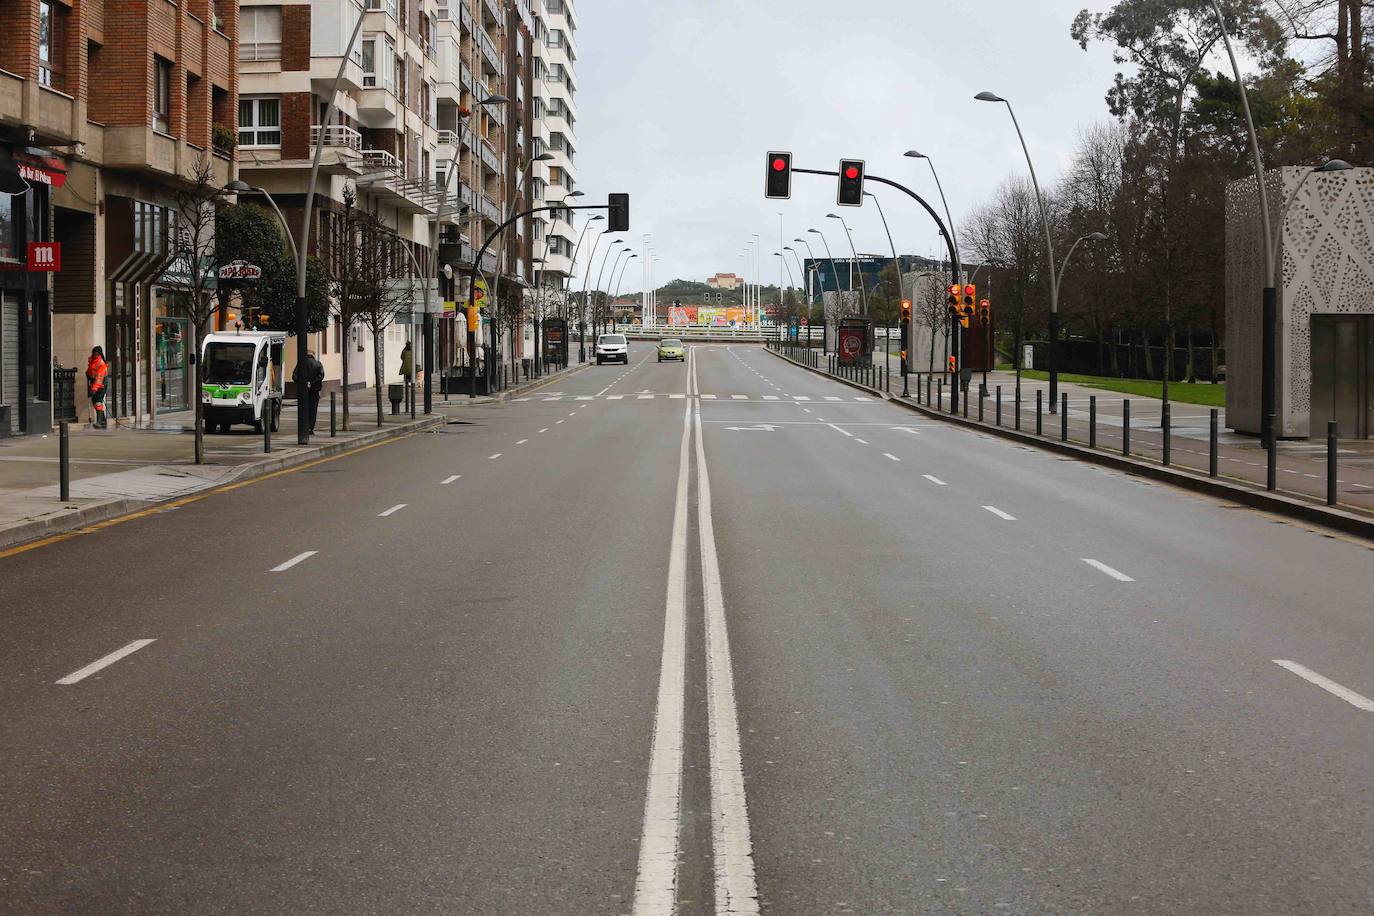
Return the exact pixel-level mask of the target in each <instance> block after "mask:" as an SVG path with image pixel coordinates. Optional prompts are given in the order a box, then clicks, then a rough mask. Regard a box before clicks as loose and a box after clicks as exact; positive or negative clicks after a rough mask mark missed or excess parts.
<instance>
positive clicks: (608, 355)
mask: <svg viewBox="0 0 1374 916" xmlns="http://www.w3.org/2000/svg"><path fill="white" fill-rule="evenodd" d="M606 362H621V363H624V364H625V365H627V366H628V365H629V364H630V344H629V341H627V340H626V339H625V335H624V334H602V335H600V336H598V337H597V338H596V364H597V365H598V366H599V365H601V364H602V363H606Z"/></svg>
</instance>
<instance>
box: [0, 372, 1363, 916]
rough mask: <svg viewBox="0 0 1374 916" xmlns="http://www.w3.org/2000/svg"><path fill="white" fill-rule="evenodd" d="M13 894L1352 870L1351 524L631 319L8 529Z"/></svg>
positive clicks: (813, 895)
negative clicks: (531, 373) (1070, 451)
mask: <svg viewBox="0 0 1374 916" xmlns="http://www.w3.org/2000/svg"><path fill="white" fill-rule="evenodd" d="M0 577H3V578H2V579H0V581H3V583H4V586H3V588H4V591H3V595H4V599H3V605H4V608H5V614H4V617H5V628H6V638H5V639H4V640H3V642H0V661H3V665H0V704H3V705H2V707H0V716H3V722H4V726H3V728H4V736H5V740H4V741H3V742H2V743H0V909H3V910H4V911H6V912H13V913H45V912H77V911H80V912H126V911H138V912H159V913H170V912H177V913H183V912H263V911H275V912H305V911H311V912H314V911H319V912H388V913H401V912H435V913H630V912H644V913H650V912H672V911H675V912H683V913H709V912H721V913H749V912H755V911H762V912H771V913H817V912H854V913H866V914H873V913H913V912H922V913H926V912H930V913H985V912H1010V913H1045V912H1100V913H1107V912H1110V913H1122V912H1154V913H1182V912H1193V913H1260V912H1265V913H1287V912H1293V913H1297V912H1303V913H1308V912H1321V913H1367V912H1370V911H1371V909H1374V816H1371V802H1370V799H1371V798H1374V763H1372V762H1371V761H1374V703H1371V702H1370V700H1369V699H1368V698H1369V697H1371V696H1374V665H1371V663H1370V659H1371V658H1372V657H1374V555H1372V554H1371V552H1370V547H1369V545H1367V544H1363V543H1359V542H1356V541H1354V540H1351V539H1346V538H1341V537H1335V536H1331V535H1329V534H1325V533H1323V532H1321V531H1316V530H1312V529H1309V528H1307V527H1304V526H1301V525H1296V524H1290V523H1286V522H1283V521H1280V520H1278V519H1275V518H1272V517H1269V516H1265V515H1263V514H1259V513H1255V512H1252V511H1249V510H1244V509H1240V508H1237V507H1235V506H1230V505H1226V504H1224V503H1221V502H1218V501H1215V500H1211V499H1207V498H1202V497H1199V496H1196V495H1192V494H1187V493H1183V492H1179V491H1176V490H1173V489H1170V488H1167V487H1164V486H1159V485H1155V484H1152V483H1149V482H1145V481H1142V480H1138V479H1133V478H1130V477H1127V476H1124V475H1122V474H1119V473H1116V472H1113V471H1108V470H1104V469H1101V468H1097V467H1093V466H1089V465H1084V464H1079V463H1076V462H1073V461H1068V460H1064V459H1061V458H1058V457H1055V456H1054V455H1051V454H1049V453H1043V452H1039V451H1036V450H1032V449H1028V448H1024V447H1020V446H1017V445H1014V444H1011V443H1008V442H1006V441H1002V440H998V439H995V438H992V437H989V436H985V435H981V434H978V433H974V432H969V431H964V430H960V429H956V428H954V427H951V426H946V425H944V424H942V423H940V422H938V421H935V420H931V419H927V418H923V417H921V416H920V415H918V414H915V413H912V412H909V411H906V410H903V409H902V408H900V407H896V406H893V405H890V404H885V403H882V402H880V401H877V400H874V399H870V398H867V397H865V396H864V395H862V394H861V393H860V392H858V391H856V390H855V389H853V388H849V387H846V386H843V385H840V384H838V383H835V382H832V381H829V380H826V379H823V378H820V377H818V376H816V375H813V374H810V373H807V372H805V371H804V370H801V369H799V368H797V367H794V366H791V365H789V364H786V363H784V362H783V361H782V360H780V359H778V358H776V357H774V356H772V355H771V354H768V353H766V352H765V351H764V350H762V349H761V348H758V347H752V346H742V345H736V346H694V347H692V348H690V358H689V360H688V363H687V364H685V365H679V364H663V365H660V364H658V363H656V362H655V361H654V359H653V351H652V350H651V349H648V348H646V347H643V346H636V347H635V349H634V351H633V355H632V361H631V364H630V365H629V367H623V366H605V367H592V368H589V369H587V370H584V371H582V372H579V373H576V374H574V375H572V376H569V377H566V378H561V379H559V380H557V381H556V382H555V383H554V384H552V385H550V386H548V387H546V388H545V389H543V390H541V391H538V392H536V393H533V394H530V395H527V396H525V397H523V398H521V399H519V400H516V401H513V402H510V403H506V404H500V405H491V406H479V407H466V406H463V407H460V408H458V409H456V410H455V411H454V412H453V415H452V418H451V422H450V424H449V425H447V426H445V427H443V428H442V429H441V430H440V431H438V432H435V433H431V434H424V435H419V436H415V437H412V438H409V439H405V440H402V441H399V442H397V443H394V444H388V445H383V446H378V447H374V448H371V449H368V450H366V451H363V452H360V453H356V454H354V455H351V456H348V457H344V458H340V459H336V460H331V461H327V462H323V463H318V464H315V465H312V466H308V467H305V468H302V469H300V470H297V471H295V472H291V473H284V474H281V475H278V476H274V477H270V478H265V479H262V480H259V481H256V482H253V483H251V484H249V485H245V486H240V487H237V488H234V489H232V490H229V491H225V492H220V493H216V494H214V495H211V496H209V497H207V498H204V499H199V500H196V501H192V502H188V503H186V504H184V505H180V506H178V507H176V508H172V509H170V510H168V511H164V512H159V513H153V514H150V515H147V516H145V517H141V518H138V519H134V520H130V521H127V522H124V523H121V524H116V525H113V526H110V527H107V528H104V529H102V530H99V531H96V532H92V533H90V534H86V535H83V536H80V537H76V538H72V539H69V540H64V541H61V542H59V543H54V544H51V545H48V546H43V547H39V548H38V549H34V550H29V551H26V552H23V553H18V554H13V555H3V554H0Z"/></svg>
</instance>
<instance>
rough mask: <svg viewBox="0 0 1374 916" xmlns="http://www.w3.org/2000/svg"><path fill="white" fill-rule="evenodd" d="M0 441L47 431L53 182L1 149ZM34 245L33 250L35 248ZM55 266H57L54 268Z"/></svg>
mask: <svg viewBox="0 0 1374 916" xmlns="http://www.w3.org/2000/svg"><path fill="white" fill-rule="evenodd" d="M0 173H3V174H0V436H12V435H19V434H21V433H34V432H44V433H45V432H48V431H49V430H50V429H51V428H52V312H51V306H50V297H49V294H48V288H49V277H50V276H51V271H52V270H53V269H54V267H55V266H58V265H55V264H53V263H50V262H49V259H50V258H51V257H52V255H53V249H52V247H51V246H50V245H47V244H41V245H39V244H38V243H47V242H49V241H50V240H51V237H52V235H51V222H52V212H51V193H50V185H51V182H52V180H53V179H52V176H53V175H55V174H60V171H59V170H57V169H55V168H53V169H50V168H48V167H46V162H45V160H42V159H39V158H35V157H34V156H33V155H31V154H30V153H28V152H25V151H24V150H22V149H19V148H15V147H8V146H3V145H0ZM36 245H37V247H35V246H36ZM59 264H60V262H59Z"/></svg>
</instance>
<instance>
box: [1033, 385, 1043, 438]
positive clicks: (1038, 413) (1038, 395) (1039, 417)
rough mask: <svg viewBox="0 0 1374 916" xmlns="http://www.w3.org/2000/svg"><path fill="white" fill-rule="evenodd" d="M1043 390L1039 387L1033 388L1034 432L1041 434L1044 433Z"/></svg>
mask: <svg viewBox="0 0 1374 916" xmlns="http://www.w3.org/2000/svg"><path fill="white" fill-rule="evenodd" d="M1044 410H1045V392H1043V391H1041V390H1040V389H1039V388H1037V389H1035V434H1036V435H1037V436H1043V435H1044V434H1045V414H1044Z"/></svg>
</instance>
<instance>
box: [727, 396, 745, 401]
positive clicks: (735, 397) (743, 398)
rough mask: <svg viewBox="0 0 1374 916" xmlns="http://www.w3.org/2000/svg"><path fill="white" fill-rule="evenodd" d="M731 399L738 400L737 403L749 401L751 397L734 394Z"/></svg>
mask: <svg viewBox="0 0 1374 916" xmlns="http://www.w3.org/2000/svg"><path fill="white" fill-rule="evenodd" d="M730 397H731V398H732V399H734V400H736V401H747V400H749V395H747V394H732V395H730Z"/></svg>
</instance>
